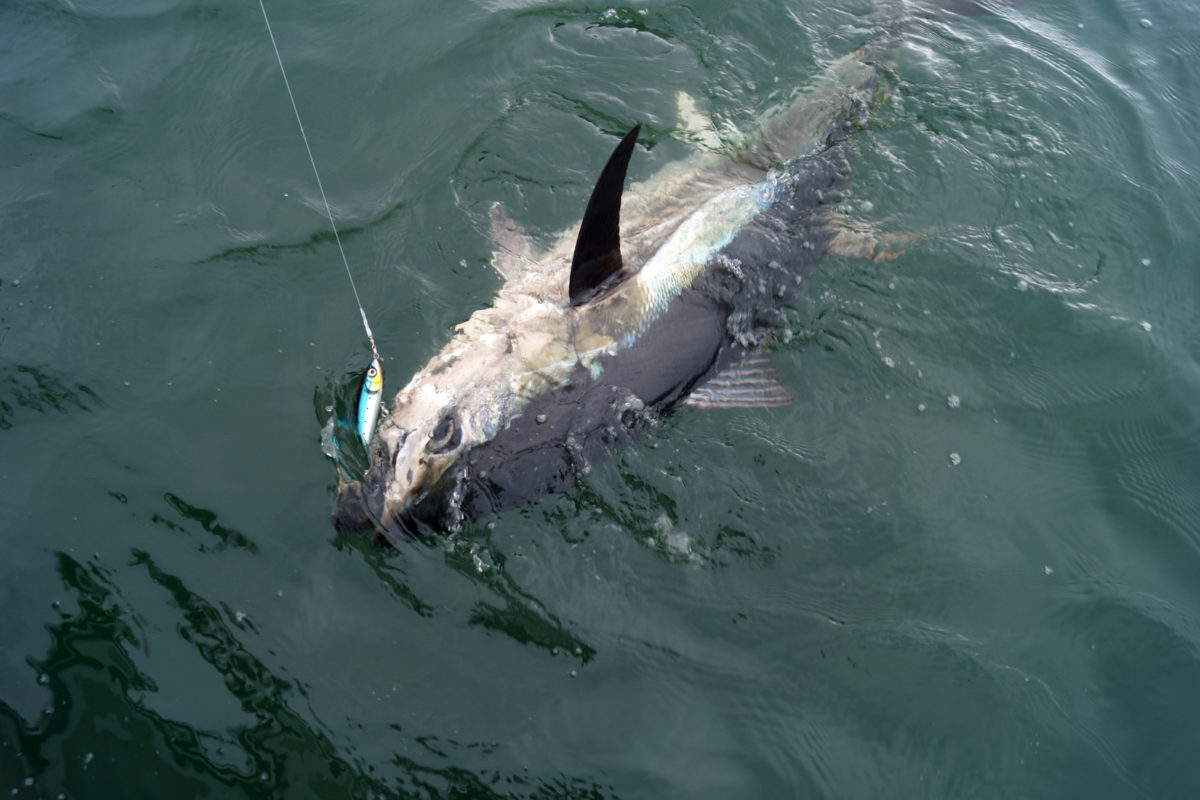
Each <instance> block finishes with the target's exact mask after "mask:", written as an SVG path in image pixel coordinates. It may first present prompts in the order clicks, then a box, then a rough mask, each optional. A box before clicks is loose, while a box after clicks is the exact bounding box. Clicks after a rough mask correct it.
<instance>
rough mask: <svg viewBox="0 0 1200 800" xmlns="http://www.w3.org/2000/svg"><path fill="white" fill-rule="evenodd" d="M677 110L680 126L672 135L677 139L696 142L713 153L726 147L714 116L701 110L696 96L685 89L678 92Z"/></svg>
mask: <svg viewBox="0 0 1200 800" xmlns="http://www.w3.org/2000/svg"><path fill="white" fill-rule="evenodd" d="M675 110H676V114H677V116H678V117H679V127H677V128H676V129H675V130H674V131H673V132H672V135H673V136H674V137H675V138H676V139H680V140H682V141H685V142H688V143H690V144H694V145H696V146H697V147H699V148H700V149H701V150H708V151H709V152H711V153H719V152H722V151H724V150H725V149H726V148H725V143H724V142H723V141H721V134H720V133H718V132H717V126H716V125H715V124H714V123H713V120H712V117H710V116H708V115H707V114H704V113H702V112H701V111H700V109H699V107H698V106H697V105H696V98H694V97H692V96H691V95H690V94H688V93H687V92H684V91H679V92H676V93H675Z"/></svg>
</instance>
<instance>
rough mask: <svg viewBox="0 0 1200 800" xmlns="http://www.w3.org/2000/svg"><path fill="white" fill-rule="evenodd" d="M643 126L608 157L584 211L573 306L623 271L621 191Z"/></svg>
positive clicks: (571, 292) (574, 262) (573, 279)
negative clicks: (630, 158) (626, 170)
mask: <svg viewBox="0 0 1200 800" xmlns="http://www.w3.org/2000/svg"><path fill="white" fill-rule="evenodd" d="M641 129H642V126H641V125H635V126H634V127H633V130H631V131H630V132H629V133H627V134H625V138H624V139H622V140H621V143H620V144H618V145H617V148H616V149H615V150H613V153H612V155H611V156H609V157H608V163H607V164H605V165H604V169H603V171H601V173H600V178H599V179H598V180H597V181H596V187H595V188H594V189H592V196H591V198H590V199H589V200H588V204H587V210H585V211H584V212H583V222H582V223H580V225H579V237H578V238H577V239H576V240H575V255H574V257H572V259H571V280H570V284H569V290H568V294H569V295H570V298H571V305H573V306H577V305H580V304H582V303H586V302H587V301H588V300H589V299H591V297H592V296H593V295H594V294H595V292H596V290H597V289H599V288H600V286H601V285H602V284H603V283H604V282H605V281H606V280H608V279H609V278H610V277H612V276H613V275H615V274H617V273H618V272H620V271H621V193H622V192H623V191H624V190H625V169H626V167H628V166H629V157H630V156H632V155H633V146H634V145H635V144H636V143H637V137H638V132H639V131H640V130H641Z"/></svg>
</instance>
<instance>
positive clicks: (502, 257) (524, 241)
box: [488, 203, 537, 280]
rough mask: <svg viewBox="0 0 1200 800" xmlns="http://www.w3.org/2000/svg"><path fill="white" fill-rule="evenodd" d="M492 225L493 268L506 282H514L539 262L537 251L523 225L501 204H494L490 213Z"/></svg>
mask: <svg viewBox="0 0 1200 800" xmlns="http://www.w3.org/2000/svg"><path fill="white" fill-rule="evenodd" d="M488 217H489V219H490V220H491V223H492V243H493V244H495V246H496V249H495V250H493V251H492V267H493V268H495V270H496V271H497V272H499V273H500V277H502V278H504V279H505V280H512V279H513V278H515V277H516V276H517V275H519V274H520V273H521V272H523V271H524V270H525V268H526V267H528V266H529V265H530V264H532V263H534V262H535V261H536V260H537V251H536V248H535V246H534V243H533V239H532V238H530V236H529V234H528V233H527V232H526V230H525V227H524V226H523V225H521V223H519V222H517V221H516V220H514V219H513V218H512V217H510V216H509V215H508V211H506V210H505V208H504V206H503V205H502V204H500V203H492V207H491V209H489V211H488Z"/></svg>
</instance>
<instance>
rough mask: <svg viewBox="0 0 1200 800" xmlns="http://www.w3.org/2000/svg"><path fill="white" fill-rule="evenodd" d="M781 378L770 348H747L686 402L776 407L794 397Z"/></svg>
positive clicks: (707, 405) (695, 405)
mask: <svg viewBox="0 0 1200 800" xmlns="http://www.w3.org/2000/svg"><path fill="white" fill-rule="evenodd" d="M793 399H794V398H793V395H792V390H791V389H789V388H788V387H787V386H786V385H785V384H784V383H783V382H782V381H780V380H779V370H778V368H777V367H776V366H775V362H774V361H772V360H771V354H770V353H769V352H767V350H766V348H765V347H763V348H758V349H757V350H746V351H744V352H743V354H742V356H741V358H739V359H737V360H736V361H734V362H733V363H732V364H730V365H729V366H727V367H725V368H723V369H721V370H720V371H719V372H717V373H716V374H715V375H711V376H709V377H708V378H707V379H705V380H704V381H703V382H702V383H700V385H698V386H696V387H695V388H694V389H692V391H691V394H689V395H688V396H687V397H686V398H684V400H683V405H685V406H691V407H692V408H774V407H776V406H786V405H787V404H788V403H790V402H792V400H793Z"/></svg>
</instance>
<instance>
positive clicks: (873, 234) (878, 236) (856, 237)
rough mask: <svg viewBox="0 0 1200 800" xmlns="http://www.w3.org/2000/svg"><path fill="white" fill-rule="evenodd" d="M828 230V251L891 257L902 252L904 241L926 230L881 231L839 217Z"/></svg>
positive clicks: (851, 255)
mask: <svg viewBox="0 0 1200 800" xmlns="http://www.w3.org/2000/svg"><path fill="white" fill-rule="evenodd" d="M830 233H831V234H832V238H831V239H830V240H829V253H830V254H831V255H835V256H838V257H840V258H869V259H871V260H872V261H891V260H892V259H896V258H899V257H900V256H902V255H904V253H905V252H906V251H907V249H908V245H910V244H912V243H913V242H915V241H917V240H919V239H921V238H922V237H923V236H925V233H926V231H915V232H900V231H881V230H879V229H878V228H876V227H875V226H874V225H869V224H865V223H860V222H850V221H849V220H847V219H845V218H839V219H835V220H834V221H833V222H832V223H831V224H830Z"/></svg>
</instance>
